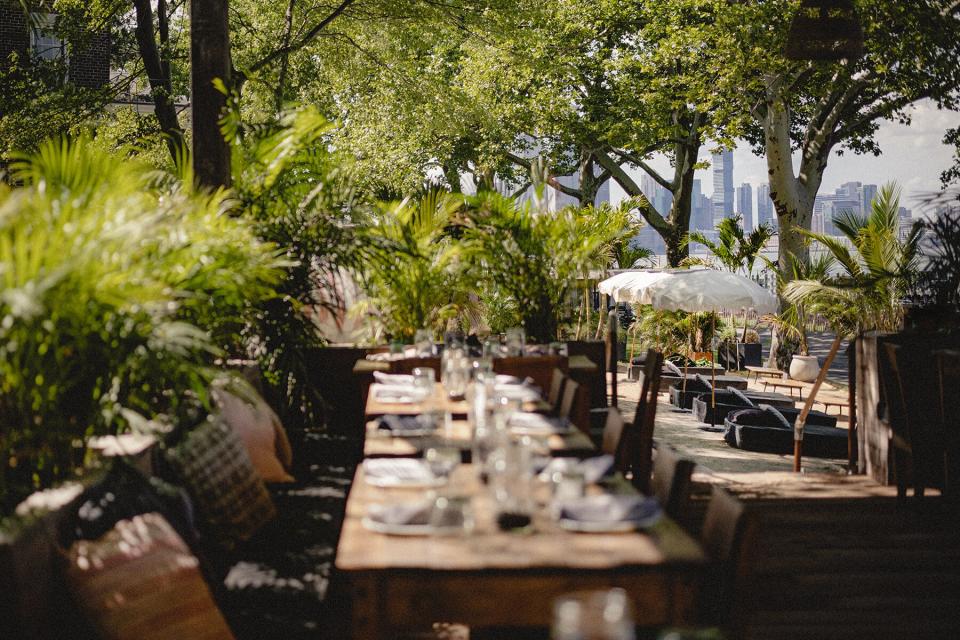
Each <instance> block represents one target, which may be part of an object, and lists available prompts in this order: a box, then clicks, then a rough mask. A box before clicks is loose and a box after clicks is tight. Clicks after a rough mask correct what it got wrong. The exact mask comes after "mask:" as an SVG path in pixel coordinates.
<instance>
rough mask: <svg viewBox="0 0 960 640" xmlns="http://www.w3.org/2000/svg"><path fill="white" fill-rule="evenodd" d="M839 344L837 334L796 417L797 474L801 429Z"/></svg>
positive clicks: (794, 433)
mask: <svg viewBox="0 0 960 640" xmlns="http://www.w3.org/2000/svg"><path fill="white" fill-rule="evenodd" d="M841 342H843V336H842V335H841V334H839V333H838V334H837V336H836V337H835V338H834V339H833V344H831V345H830V352H829V353H828V354H827V359H826V360H824V362H823V367H822V368H821V369H820V374H819V375H818V376H817V379H816V381H815V382H814V383H813V388H812V389H810V394H809V395H808V396H807V400H806V402H804V403H803V409H802V410H801V411H800V415H799V416H798V417H797V422H796V424H795V426H794V431H793V470H794V471H795V472H796V473H799V472H800V470H801V465H800V462H801V458H802V457H803V429H804V427H806V426H807V416H808V415H810V409H812V408H813V403H814V401H815V400H816V398H817V391H819V390H820V385H822V384H823V380H824V378H826V377H827V372H828V371H829V369H830V365H831V364H833V358H834V356H836V355H837V351H839V350H840V343H841Z"/></svg>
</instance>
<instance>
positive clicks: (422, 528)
mask: <svg viewBox="0 0 960 640" xmlns="http://www.w3.org/2000/svg"><path fill="white" fill-rule="evenodd" d="M360 524H362V525H363V527H364V528H365V529H367V530H368V531H373V532H374V533H382V534H384V535H388V536H452V535H456V534H458V533H462V532H463V527H434V526H432V525H429V524H387V523H386V522H380V521H379V520H374V519H373V518H371V517H369V516H366V517H364V518H363V520H361V521H360Z"/></svg>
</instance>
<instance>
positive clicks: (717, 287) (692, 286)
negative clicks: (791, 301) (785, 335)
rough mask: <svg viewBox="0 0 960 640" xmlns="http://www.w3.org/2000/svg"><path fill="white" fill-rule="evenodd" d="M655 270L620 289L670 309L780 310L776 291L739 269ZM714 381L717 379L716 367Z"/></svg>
mask: <svg viewBox="0 0 960 640" xmlns="http://www.w3.org/2000/svg"><path fill="white" fill-rule="evenodd" d="M648 273H650V272H648ZM653 273H655V274H656V277H654V276H652V275H649V276H646V277H645V278H644V277H638V278H636V279H635V280H634V281H632V282H629V283H623V284H620V285H619V286H618V287H617V293H618V294H619V295H620V297H621V298H623V299H624V300H625V301H626V300H629V301H631V302H637V303H640V304H649V305H652V306H653V308H655V309H664V310H666V311H686V312H689V313H699V312H723V311H753V312H755V313H758V314H765V313H776V311H777V307H778V301H777V297H776V296H775V295H774V294H772V293H770V292H769V291H767V290H766V289H764V288H763V287H761V286H760V285H758V284H757V283H756V282H754V281H753V280H751V279H749V278H745V277H744V276H741V275H737V274H736V273H731V272H729V271H717V270H716V269H670V270H662V271H657V272H653ZM621 275H622V274H621ZM615 277H616V276H615ZM614 299H616V298H614ZM711 381H712V382H714V383H715V382H716V377H715V374H714V373H713V372H712V371H711ZM685 388H686V376H684V389H685ZM711 396H712V394H711ZM711 405H713V406H716V399H715V398H714V397H711Z"/></svg>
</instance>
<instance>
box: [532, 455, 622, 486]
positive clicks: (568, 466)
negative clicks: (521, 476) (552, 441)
mask: <svg viewBox="0 0 960 640" xmlns="http://www.w3.org/2000/svg"><path fill="white" fill-rule="evenodd" d="M612 468H613V456H610V455H606V454H604V455H601V456H594V457H592V458H584V459H583V460H578V459H576V458H554V459H552V460H551V461H550V463H549V464H548V465H547V466H546V467H544V469H543V471H541V472H540V479H541V480H543V481H544V482H547V481H549V480H550V478H551V477H552V476H553V474H554V473H555V472H557V471H579V472H580V473H582V474H583V481H584V482H586V483H587V484H596V483H598V482H600V480H601V478H603V476H605V475H607V472H609V471H610V469H612Z"/></svg>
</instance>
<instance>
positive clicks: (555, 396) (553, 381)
mask: <svg viewBox="0 0 960 640" xmlns="http://www.w3.org/2000/svg"><path fill="white" fill-rule="evenodd" d="M566 383H567V376H565V375H563V371H561V370H560V369H554V370H553V373H552V374H550V387H549V389H548V391H547V404H548V405H550V411H551V413H553V414H554V415H560V403H561V402H562V400H563V388H564V386H565V385H566Z"/></svg>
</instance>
